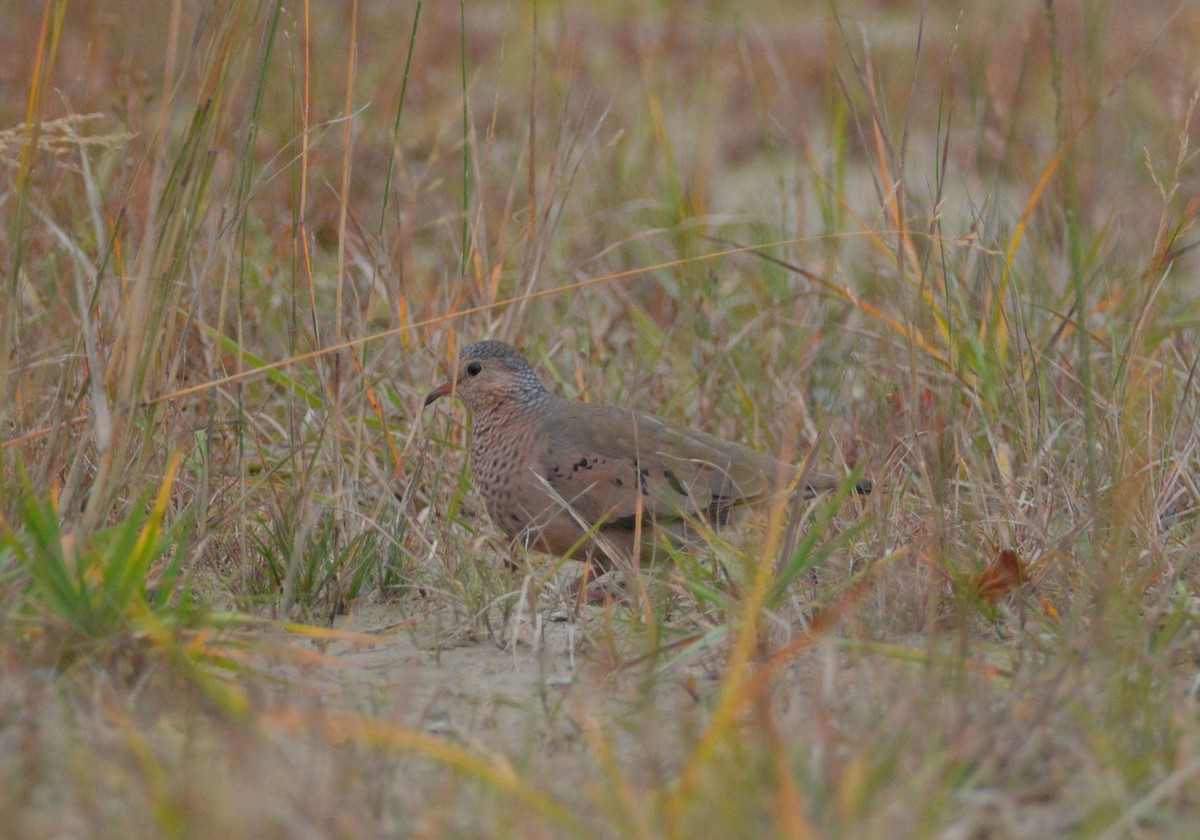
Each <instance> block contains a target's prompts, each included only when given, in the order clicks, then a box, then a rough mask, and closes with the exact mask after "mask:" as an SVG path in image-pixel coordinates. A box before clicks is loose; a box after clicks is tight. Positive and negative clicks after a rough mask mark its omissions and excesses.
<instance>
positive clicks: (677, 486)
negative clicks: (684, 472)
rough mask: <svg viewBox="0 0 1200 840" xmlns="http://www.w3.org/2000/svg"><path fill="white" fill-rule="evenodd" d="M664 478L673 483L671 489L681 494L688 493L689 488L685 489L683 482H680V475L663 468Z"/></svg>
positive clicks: (668, 482)
mask: <svg viewBox="0 0 1200 840" xmlns="http://www.w3.org/2000/svg"><path fill="white" fill-rule="evenodd" d="M663 478H665V479H666V480H667V484H670V485H671V489H672V490H674V491H675V492H676V493H678V494H679V495H680V496H686V495H687V490H684V489H683V484H682V483H680V481H679V476H677V475H675V473H673V472H671V471H670V470H663Z"/></svg>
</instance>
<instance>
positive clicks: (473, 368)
mask: <svg viewBox="0 0 1200 840" xmlns="http://www.w3.org/2000/svg"><path fill="white" fill-rule="evenodd" d="M481 373H483V365H481V364H479V362H471V363H470V364H469V365H467V376H478V375H479V374H481Z"/></svg>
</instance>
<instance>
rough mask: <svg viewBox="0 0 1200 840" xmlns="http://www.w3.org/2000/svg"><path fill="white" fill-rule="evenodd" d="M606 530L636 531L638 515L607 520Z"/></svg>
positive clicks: (604, 526)
mask: <svg viewBox="0 0 1200 840" xmlns="http://www.w3.org/2000/svg"><path fill="white" fill-rule="evenodd" d="M601 527H602V528H604V529H612V530H614V531H618V530H619V531H635V530H637V514H632V513H631V514H630V515H629V516H617V517H614V518H613V519H608V520H605V522H604V525H603V526H601Z"/></svg>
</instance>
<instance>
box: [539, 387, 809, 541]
mask: <svg viewBox="0 0 1200 840" xmlns="http://www.w3.org/2000/svg"><path fill="white" fill-rule="evenodd" d="M556 408H557V410H556V411H552V412H549V413H548V415H549V416H548V417H547V419H546V422H545V423H544V424H543V426H542V428H541V430H540V432H541V434H542V435H543V436H544V440H545V442H546V448H545V453H546V454H545V463H544V467H545V478H546V481H547V482H548V483H549V485H550V486H551V487H552V488H553V489H554V491H555V492H556V493H558V494H559V495H560V496H562V498H563V499H564V500H565V501H567V502H569V503H570V504H571V506H572V507H573V508H574V509H575V510H576V512H577V513H579V515H580V516H582V517H583V518H584V519H586V520H588V521H590V522H600V521H604V522H606V523H612V524H614V525H619V524H621V523H623V522H633V521H634V519H635V518H636V516H637V514H638V510H639V507H640V509H641V511H642V512H643V514H644V515H648V516H652V517H654V518H655V519H657V520H659V521H669V520H672V519H679V518H682V517H688V516H706V517H715V518H717V519H720V518H721V517H722V515H723V514H724V513H725V512H727V511H728V509H729V508H731V507H734V506H736V505H739V504H744V503H746V502H751V501H755V500H757V499H759V498H762V497H763V496H764V495H766V494H767V493H768V492H770V489H771V488H772V487H773V486H776V483H777V481H778V476H777V475H776V473H777V472H779V471H780V470H779V468H780V466H781V465H780V462H779V461H777V460H775V459H774V458H770V457H768V456H766V455H763V454H761V453H759V452H755V451H754V450H752V449H749V448H747V447H744V446H741V445H739V444H734V443H729V442H728V441H723V440H721V439H719V438H715V437H712V436H711V435H706V434H703V433H699V432H693V431H691V430H689V429H686V428H684V427H681V426H677V425H675V424H673V423H670V422H669V421H666V420H663V419H662V418H660V417H655V416H652V415H648V414H643V413H641V412H638V411H631V410H628V409H621V408H615V407H611V406H599V405H590V404H587V403H575V402H568V401H565V400H564V401H562V402H561V403H559V404H558V405H557V406H556ZM787 469H788V467H787V466H786V465H783V471H786V470H787ZM785 480H786V479H785ZM639 499H640V501H639Z"/></svg>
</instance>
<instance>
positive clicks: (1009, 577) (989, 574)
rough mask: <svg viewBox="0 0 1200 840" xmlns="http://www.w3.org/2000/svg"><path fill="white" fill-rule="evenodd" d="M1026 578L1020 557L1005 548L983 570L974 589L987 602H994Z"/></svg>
mask: <svg viewBox="0 0 1200 840" xmlns="http://www.w3.org/2000/svg"><path fill="white" fill-rule="evenodd" d="M1026 580H1028V576H1027V575H1026V574H1025V569H1024V567H1022V566H1021V558H1020V557H1019V556H1017V552H1015V551H1013V550H1012V549H1010V548H1006V549H1004V550H1003V551H1001V552H1000V553H999V554H997V555H996V559H995V560H993V561H992V562H991V565H989V566H988V567H987V568H986V569H984V570H983V574H981V575H980V576H979V579H978V580H977V581H976V582H975V589H976V591H977V592H978V593H979V597H980V598H982V599H983V600H984V601H987V602H988V603H989V604H995V603H996V602H997V601H999V600H1000V599H1001V598H1003V597H1004V596H1005V595H1007V594H1008V593H1010V592H1012V591H1013V590H1014V589H1016V588H1017V587H1018V586H1020V585H1021V584H1022V583H1024V582H1025V581H1026Z"/></svg>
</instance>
